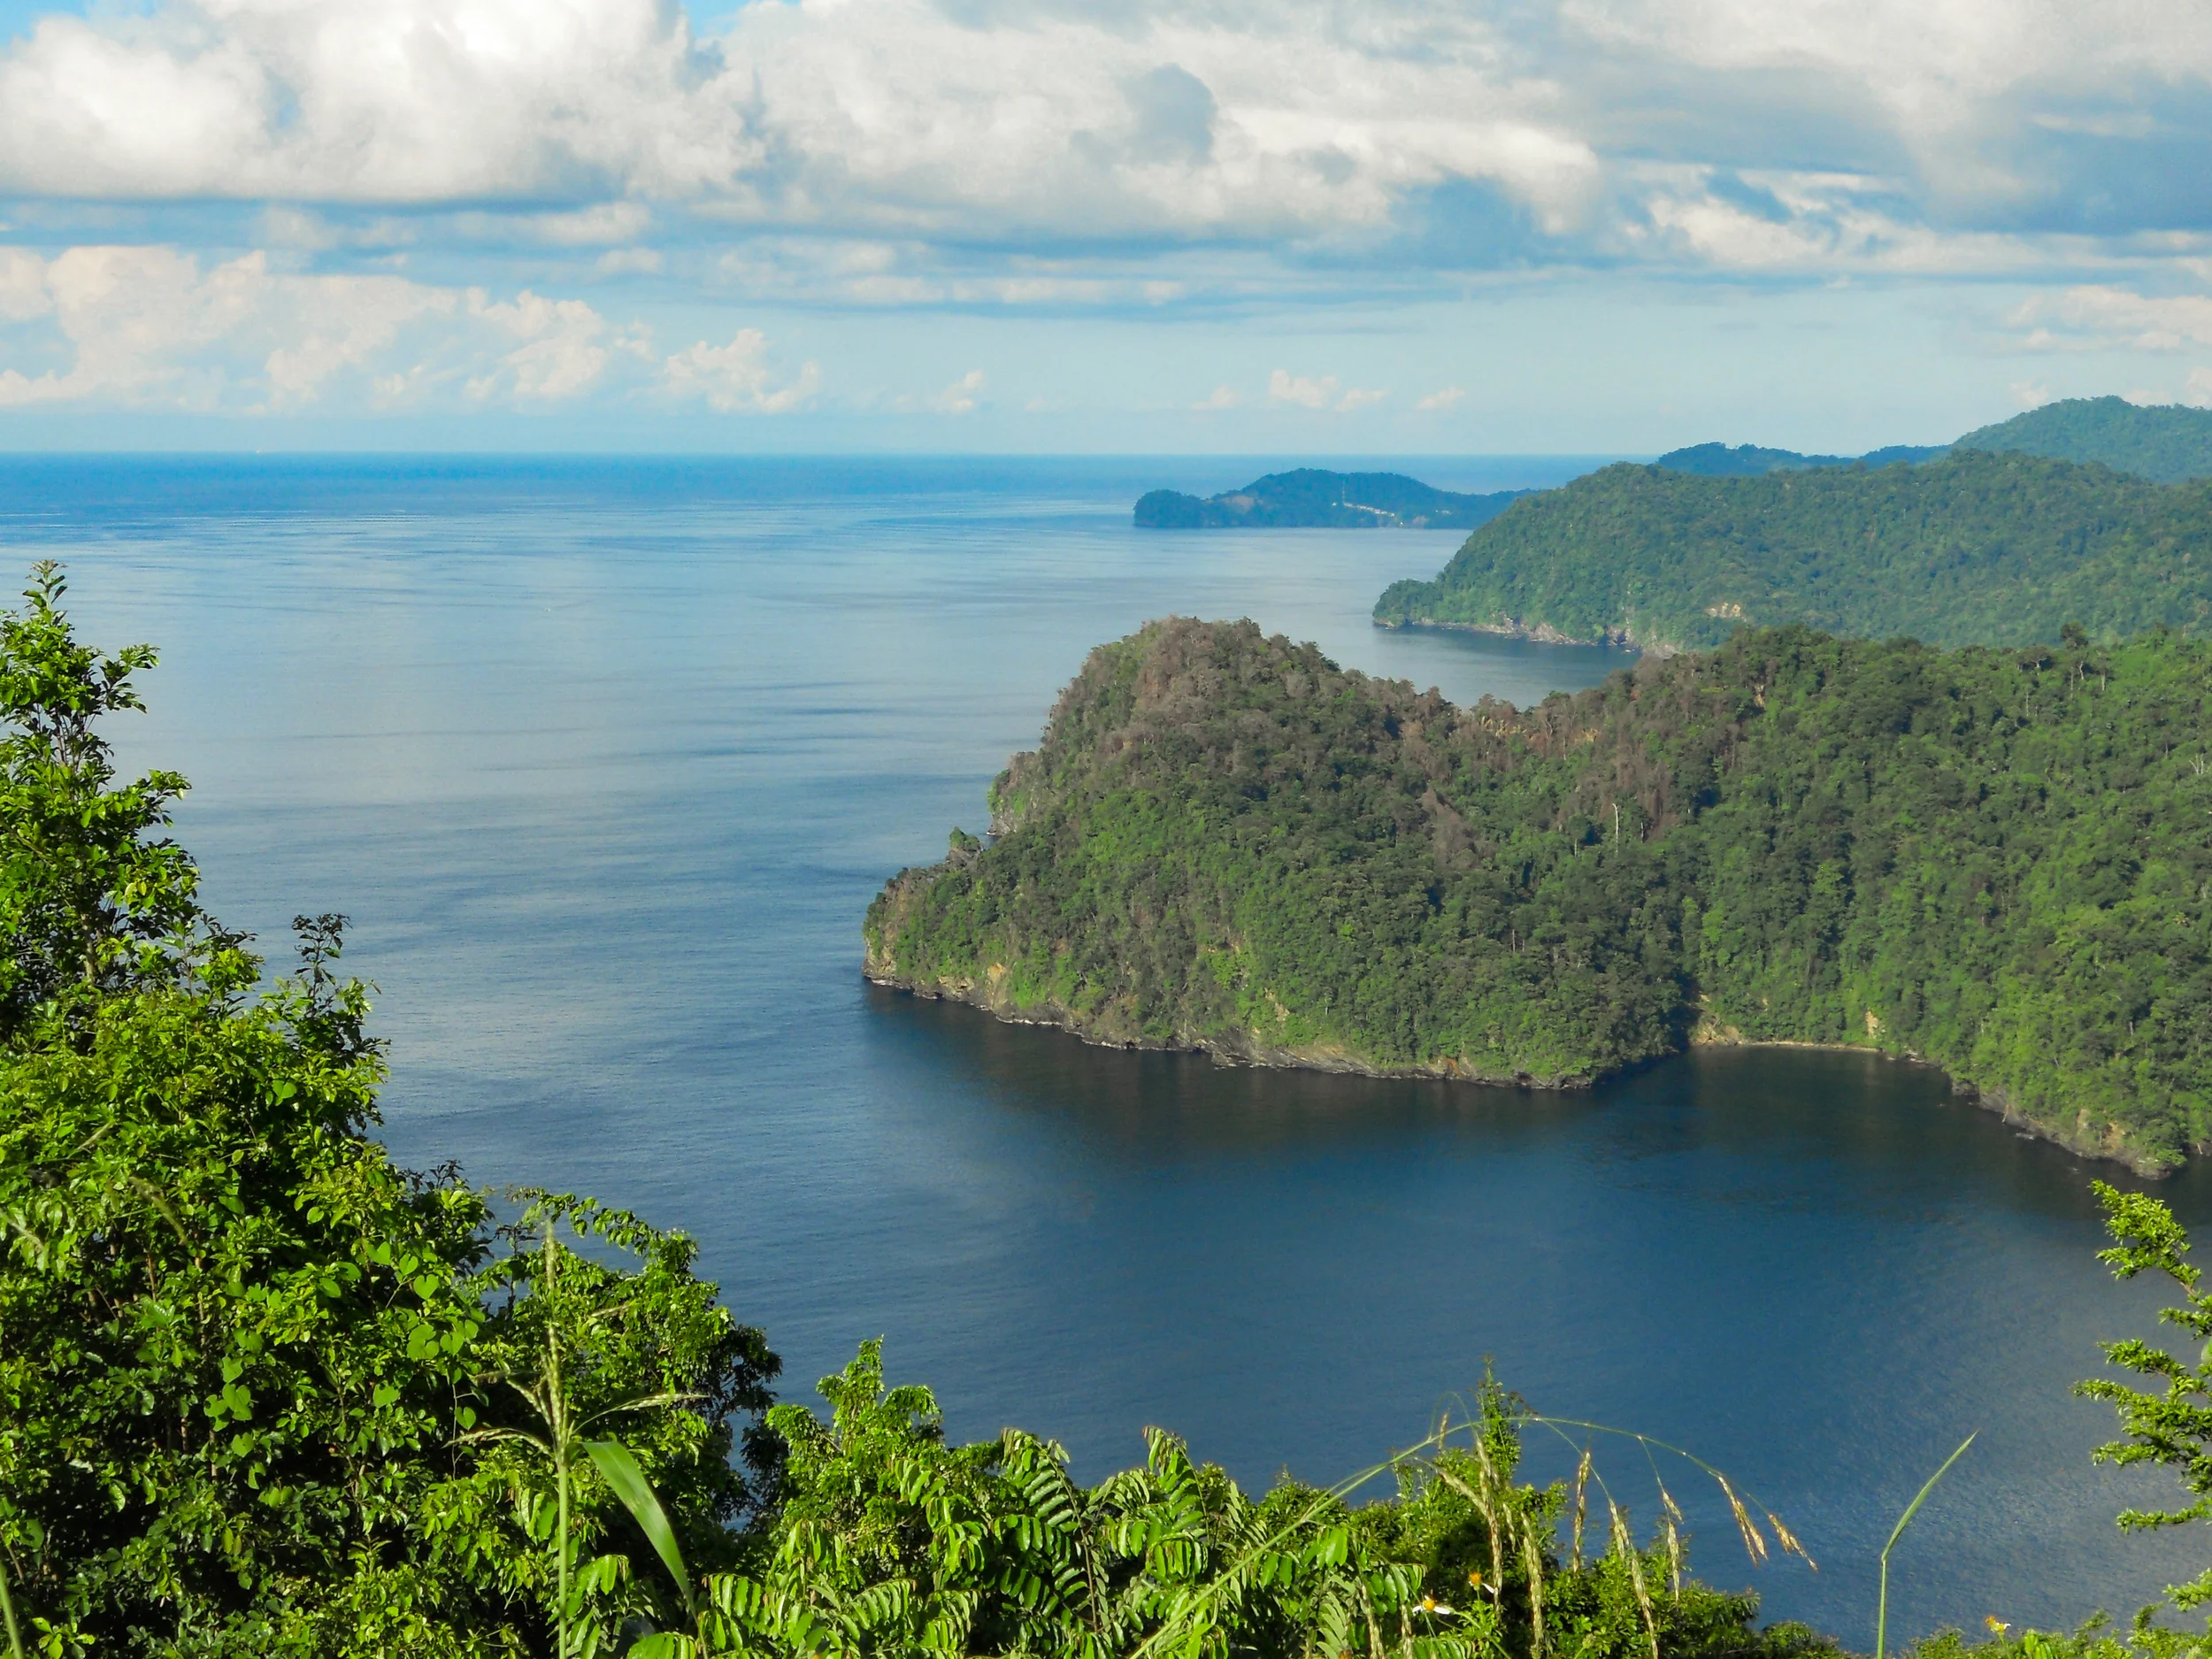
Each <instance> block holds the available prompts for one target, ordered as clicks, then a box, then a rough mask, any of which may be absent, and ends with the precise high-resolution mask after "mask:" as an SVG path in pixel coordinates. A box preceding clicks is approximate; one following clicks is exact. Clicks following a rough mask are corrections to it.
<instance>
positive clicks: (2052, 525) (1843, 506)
mask: <svg viewBox="0 0 2212 1659" xmlns="http://www.w3.org/2000/svg"><path fill="white" fill-rule="evenodd" d="M1375 619H1376V621H1377V622H1379V623H1380V624H1382V625H1383V626H1389V627H1397V626H1409V625H1411V626H1445V627H1463V628H1472V629H1478V630H1481V631H1485V632H1492V633H1504V634H1525V635H1528V636H1531V637H1534V638H1539V639H1557V640H1601V639H1614V640H1618V641H1625V642H1628V643H1632V644H1635V645H1639V646H1641V647H1644V648H1646V649H1657V650H1662V651H1665V650H1681V649H1699V648H1701V647H1707V646H1717V645H1718V644H1720V643H1721V642H1722V641H1724V640H1725V639H1727V637H1728V636H1729V635H1730V634H1732V632H1734V631H1735V630H1736V629H1737V628H1739V627H1741V626H1744V625H1745V624H1747V623H1750V624H1754V625H1758V626H1776V625H1780V624H1788V623H1802V624H1805V625H1807V626H1812V627H1816V628H1821V629H1824V630H1825V631H1828V632H1831V633H1836V634H1855V635H1858V636H1861V637H1864V638H1872V639H1883V638H1887V637H1890V636H1893V635H1897V634H1909V635H1911V636H1913V637H1915V638H1917V639H1923V640H1927V641H1932V642H1934V643H1937V644H1941V645H1968V644H2000V643H2016V642H2019V641H2027V640H2035V639H2055V638H2056V637H2057V635H2058V631H2059V629H2060V628H2061V627H2062V626H2065V625H2066V624H2067V623H2068V622H2070V621H2078V622H2080V623H2081V624H2083V625H2084V626H2086V627H2087V628H2088V629H2089V631H2090V633H2091V634H2093V635H2094V636H2095V637H2097V638H2099V639H2117V638H2122V637H2125V636H2128V635H2131V634H2139V633H2140V632H2142V631H2143V630H2145V629H2147V628H2152V627H2159V626H2165V627H2172V628H2177V629H2180V630H2182V631H2184V632H2195V631H2200V630H2201V629H2203V628H2204V627H2205V626H2207V624H2208V622H2212V482H2200V483H2195V484H2185V485H2160V484H2154V483H2151V482H2149V481H2148V480H2143V479H2139V478H2134V477H2130V476H2126V475H2124V474H2121V473H2118V472H2113V471H2111V470H2110V469H2109V468H2107V467H2104V466H2101V465H2094V464H2088V465H2084V464H2078V463H2074V462H2069V461H2055V460H2050V459H2046V458H2043V457H2035V456H2027V455H2017V454H2003V455H1999V454H1992V453H1989V452H1986V451H1979V450H1975V451H1959V452H1955V453H1953V454H1951V455H1949V456H1947V457H1945V458H1943V459H1941V460H1938V461H1932V462H1929V463H1926V464H1925V465H1918V466H1886V467H1881V468H1878V469H1876V468H1869V467H1861V466H1853V467H1838V468H1829V467H1823V468H1816V469H1808V470H1789V471H1781V472H1769V473H1766V474H1763V475H1762V476H1757V477H1749V478H1709V477H1699V476H1694V475H1691V474H1687V473H1683V472H1675V471H1672V470H1671V469H1668V468H1664V467H1658V466H1636V465H1617V466H1609V467H1606V468H1604V469H1603V470H1601V471H1600V472H1594V473H1591V474H1590V475H1589V476H1587V477H1586V478H1581V479H1578V480H1575V481H1574V482H1573V483H1571V484H1569V485H1567V486H1565V487H1564V488H1560V489H1555V490H1547V491H1545V492H1544V493H1542V494H1540V495H1532V496H1530V497H1529V498H1528V499H1527V500H1525V501H1520V502H1517V503H1514V505H1513V506H1512V507H1511V509H1509V511H1507V512H1505V513H1504V514H1503V515H1502V516H1501V517H1499V518H1496V519H1495V520H1494V521H1493V522H1491V523H1489V524H1487V525H1485V526H1483V527H1482V528H1481V529H1479V530H1478V531H1476V532H1475V533H1474V534H1472V535H1471V536H1470V537H1468V539H1467V541H1466V543H1465V544H1464V545H1463V547H1461V549H1459V551H1458V553H1456V554H1455V556H1454V557H1453V558H1452V560H1451V562H1450V563H1449V564H1448V565H1445V567H1444V568H1443V570H1442V571H1441V572H1439V573H1438V575H1437V576H1436V578H1435V579H1434V580H1431V581H1402V582H1398V583H1396V584H1394V586H1392V587H1391V588H1389V589H1388V590H1387V591H1386V592H1385V593H1384V595H1382V598H1381V599H1380V601H1379V603H1377V604H1376V607H1375Z"/></svg>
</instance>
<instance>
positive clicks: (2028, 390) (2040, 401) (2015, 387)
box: [2005, 380, 2058, 409]
mask: <svg viewBox="0 0 2212 1659" xmlns="http://www.w3.org/2000/svg"><path fill="white" fill-rule="evenodd" d="M2005 389H2006V390H2007V391H2008V392H2010V393H2011V394H2012V401H2013V404H2014V406H2015V407H2016V408H2019V409H2040V408H2042V407H2043V405H2044V404H2046V403H2049V402H2051V401H2052V400H2053V399H2054V398H2055V397H2056V396H2058V394H2057V393H2056V392H2054V391H2053V390H2052V389H2051V388H2049V387H2048V386H2047V385H2045V384H2044V383H2043V382H2042V381H2041V380H2015V381H2013V382H2012V384H2011V385H2010V386H2008V387H2007V388H2005Z"/></svg>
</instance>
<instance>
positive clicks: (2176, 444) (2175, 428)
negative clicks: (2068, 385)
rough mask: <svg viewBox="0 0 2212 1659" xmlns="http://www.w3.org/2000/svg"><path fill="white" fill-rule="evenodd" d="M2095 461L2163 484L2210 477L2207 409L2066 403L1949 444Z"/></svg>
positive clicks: (2087, 400) (2211, 431) (2112, 400)
mask: <svg viewBox="0 0 2212 1659" xmlns="http://www.w3.org/2000/svg"><path fill="white" fill-rule="evenodd" d="M1951 447H1952V448H1954V449H1994V450H2006V449H2009V450H2013V451H2016V452H2017V453H2019V454H2022V455H2040V456H2047V457H2050V458H2051V459H2053V460H2056V461H2096V462H2100V463H2101V464H2102V465H2106V466H2108V467H2110V468H2112V470H2113V471H2114V472H2132V473H2134V474H2135V475H2136V476H2137V477H2139V478H2147V479H2151V480H2154V481H2155V482H2157V483H2161V484H2178V483H2181V482H2184V481H2185V480H2189V479H2193V478H2212V409H2191V408H2188V407H2185V405H2183V404H2179V403H2163V404H2142V403H2129V402H2128V401H2127V399H2126V398H2124V397H2069V398H2065V399H2062V401H2060V402H2058V403H2046V404H2044V405H2043V406H2042V407H2041V408H2040V409H2031V410H2030V411H2028V412H2027V413H2026V414H2024V415H2015V416H2014V417H2013V418H2012V419H2010V420H2002V421H1999V422H1998V423H1997V424H1996V425H1995V426H1978V427H1976V428H1975V429H1974V430H1973V431H1972V432H1970V433H1968V434H1966V435H1965V436H1964V437H1963V438H1961V439H1960V440H1959V441H1958V442H1956V443H1955V444H1954V445H1952V446H1951Z"/></svg>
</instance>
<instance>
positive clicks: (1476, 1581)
mask: <svg viewBox="0 0 2212 1659" xmlns="http://www.w3.org/2000/svg"><path fill="white" fill-rule="evenodd" d="M1467 1582H1468V1583H1469V1584H1471V1585H1472V1586H1474V1587H1475V1588H1476V1589H1478V1590H1479V1589H1481V1588H1482V1574H1481V1573H1479V1572H1471V1573H1469V1574H1468V1575H1467Z"/></svg>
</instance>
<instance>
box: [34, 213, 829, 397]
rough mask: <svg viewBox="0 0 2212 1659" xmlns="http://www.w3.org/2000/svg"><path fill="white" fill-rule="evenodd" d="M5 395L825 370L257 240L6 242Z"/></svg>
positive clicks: (533, 390)
mask: <svg viewBox="0 0 2212 1659" xmlns="http://www.w3.org/2000/svg"><path fill="white" fill-rule="evenodd" d="M0 325H5V326H4V329H0V406H21V405H26V404H32V403H88V404H93V405H96V406H111V407H131V408H154V409H185V410H204V411H253V410H267V409H272V408H282V407H294V406H299V405H303V404H306V403H312V402H314V401H315V400H318V399H320V398H324V397H326V396H332V395H334V393H336V392H337V390H338V389H339V388H342V387H345V386H348V385H353V386H354V387H355V388H356V389H357V394H360V395H365V396H366V398H367V400H368V401H369V402H371V403H374V404H377V405H380V406H387V407H389V406H397V405H419V404H421V403H425V402H427V401H430V400H434V399H438V398H445V399H447V400H449V401H453V402H457V403H459V404H460V405H461V406H464V407H465V406H468V405H470V404H479V405H480V404H483V403H503V404H513V405H520V406H531V405H545V404H553V403H569V402H572V401H573V400H575V399H578V398H580V397H584V396H588V395H591V394H594V393H609V392H615V393H619V392H625V391H638V390H643V389H645V388H647V387H648V386H649V385H652V384H656V383H665V384H670V385H673V383H674V382H675V381H676V380H678V379H680V378H681V376H680V373H679V371H678V370H677V369H676V367H675V365H677V364H679V363H680V362H681V363H683V364H685V365H687V369H686V371H685V372H684V373H687V374H688V376H689V383H690V385H691V386H692V387H693V388H696V389H698V390H700V391H701V392H703V395H704V396H706V397H707V398H708V400H709V401H710V403H713V404H714V405H715V406H716V407H718V408H734V407H740V406H744V407H750V408H755V409H758V410H762V411H777V410H781V409H785V408H789V407H793V406H795V404H796V403H800V402H803V400H804V398H805V397H807V396H811V395H812V392H813V390H814V388H815V386H816V384H817V383H818V370H817V369H816V368H815V365H812V364H809V365H806V367H805V368H804V369H803V371H802V372H801V373H800V374H799V376H798V377H797V379H796V380H794V381H793V382H791V383H790V384H788V385H786V386H781V387H778V386H775V385H773V384H772V374H771V371H770V369H769V366H768V362H767V347H766V342H765V340H764V338H763V336H762V335H761V334H759V333H758V332H757V330H752V329H747V330H743V331H741V332H740V333H739V334H738V335H737V336H736V338H735V339H734V340H733V342H731V344H730V345H728V346H726V347H719V348H715V347H709V346H708V345H706V344H705V343H704V342H701V343H700V344H699V345H697V346H695V347H693V348H691V349H690V350H689V351H687V352H684V353H679V354H678V355H677V357H672V358H669V359H667V360H666V361H665V362H663V361H661V360H659V359H657V358H656V357H654V356H653V354H652V352H651V347H650V340H649V335H648V334H647V332H646V330H645V329H644V328H643V327H642V326H641V325H639V324H636V323H617V322H613V321H611V320H610V319H607V318H605V317H603V316H602V315H601V314H600V313H599V311H596V310H595V309H594V308H593V307H592V306H591V305H590V304H588V303H586V302H584V301H582V300H578V299H567V298H561V297H557V296H545V295H541V294H537V293H534V292H533V291H532V290H530V289H527V288H525V289H523V290H521V291H520V292H519V293H518V294H516V295H515V296H513V297H512V298H508V299H499V298H495V297H493V296H490V295H489V294H488V293H486V292H485V291H484V290H483V289H480V288H444V287H438V286H434V285H431V284H426V283H420V282H415V281H411V280H408V279H407V278H404V277H401V276H396V275H384V274H354V275H335V274H308V273H294V272H287V271H282V270H280V269H277V268H275V267H273V265H272V264H271V262H270V260H269V258H268V257H267V256H266V255H265V254H264V253H259V252H256V253H250V254H247V255H245V256H243V257H239V258H236V259H231V260H227V261H223V262H220V263H218V264H215V265H204V264H203V262H202V261H201V260H199V259H198V258H196V257H194V256H193V255H191V254H189V253H186V252H183V251H180V250H177V249H174V248H169V247H130V246H125V247H86V248H73V249H70V250H67V251H65V252H63V253H60V254H58V255H56V256H54V257H51V258H48V257H43V256H42V255H40V254H38V253H36V252H34V251H31V250H25V249H20V248H0Z"/></svg>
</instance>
